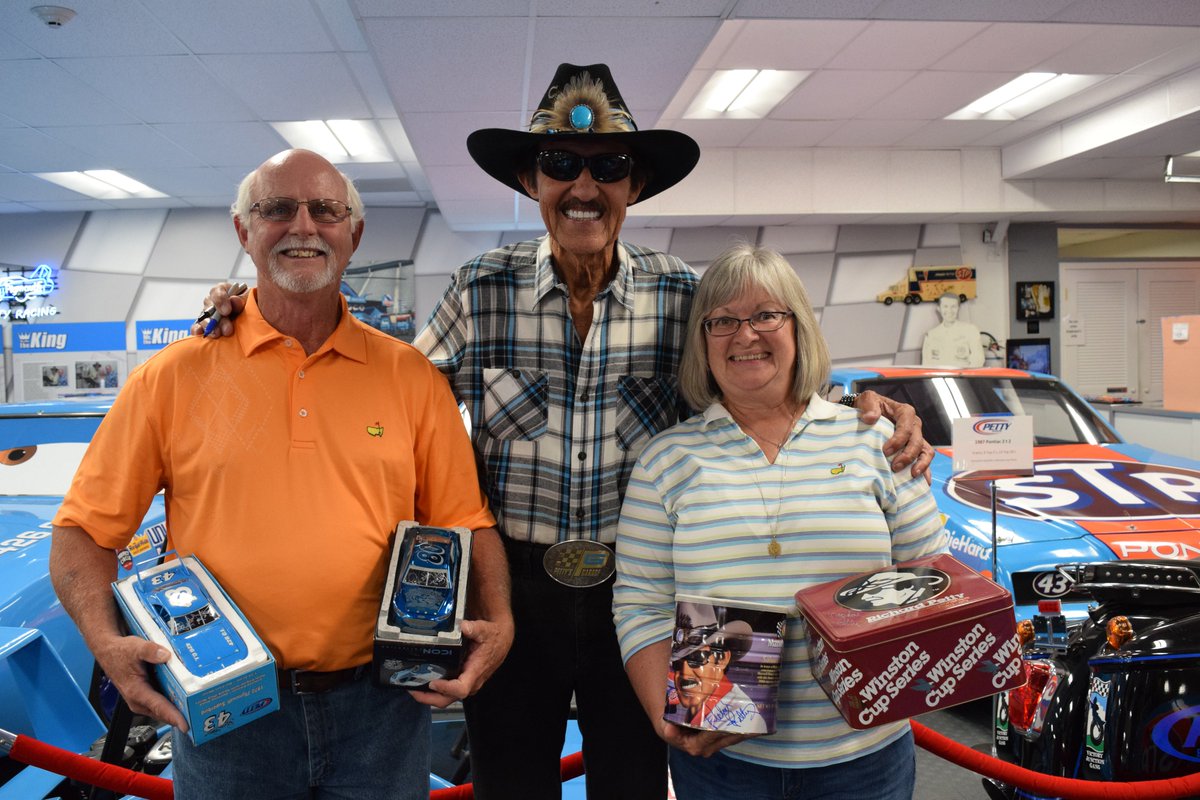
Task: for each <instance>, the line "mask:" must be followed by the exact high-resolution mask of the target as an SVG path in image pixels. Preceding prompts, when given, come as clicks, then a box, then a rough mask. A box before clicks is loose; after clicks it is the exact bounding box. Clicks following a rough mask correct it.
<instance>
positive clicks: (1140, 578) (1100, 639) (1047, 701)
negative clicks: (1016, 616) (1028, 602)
mask: <svg viewBox="0 0 1200 800" xmlns="http://www.w3.org/2000/svg"><path fill="white" fill-rule="evenodd" d="M1062 571H1063V574H1064V576H1065V578H1066V579H1067V580H1070V581H1071V582H1072V584H1073V585H1074V587H1075V590H1076V591H1078V592H1080V593H1082V594H1086V595H1088V596H1089V597H1090V598H1092V599H1093V600H1094V601H1095V603H1096V605H1094V606H1093V607H1092V608H1091V610H1090V611H1089V612H1088V616H1087V619H1085V620H1084V621H1083V622H1082V623H1080V624H1077V625H1072V626H1071V628H1070V631H1069V632H1067V631H1066V629H1067V626H1066V623H1065V619H1064V618H1063V617H1062V615H1061V613H1060V612H1059V610H1058V609H1057V608H1056V607H1054V605H1053V604H1048V605H1044V606H1043V608H1042V609H1041V610H1040V611H1039V613H1037V614H1036V615H1035V616H1034V617H1033V618H1032V619H1030V620H1024V621H1022V623H1021V624H1020V626H1019V629H1023V638H1024V641H1025V643H1024V652H1023V658H1024V669H1025V674H1026V677H1027V679H1028V680H1027V682H1026V684H1025V685H1024V686H1022V687H1020V688H1018V689H1013V690H1011V691H1009V692H1007V693H1005V694H1002V695H1001V696H1000V699H999V702H998V704H997V706H996V715H995V720H994V727H993V744H994V750H995V753H996V755H997V756H998V757H999V758H1002V759H1004V760H1007V761H1010V762H1013V763H1016V764H1018V765H1020V766H1022V767H1025V768H1027V769H1032V770H1035V771H1037V772H1041V773H1044V774H1047V775H1054V776H1058V777H1066V778H1080V779H1084V780H1094V781H1105V782H1111V781H1117V782H1131V781H1145V780H1156V779H1163V778H1178V777H1183V776H1185V775H1191V774H1193V773H1195V772H1197V771H1200V740H1198V737H1197V735H1196V731H1197V730H1198V729H1200V728H1198V726H1200V653H1197V651H1196V642H1197V641H1200V563H1198V562H1195V561H1177V560H1133V561H1109V562H1100V563H1093V564H1073V565H1066V566H1064V567H1063V568H1062ZM984 787H985V789H986V790H987V792H988V796H989V797H991V798H993V800H1014V798H1024V799H1028V800H1048V799H1046V798H1039V797H1038V796H1036V795H1032V794H1029V793H1027V792H1024V791H1017V790H1015V789H1014V787H1011V786H1007V785H1005V784H1001V783H999V782H996V781H993V780H990V779H984Z"/></svg>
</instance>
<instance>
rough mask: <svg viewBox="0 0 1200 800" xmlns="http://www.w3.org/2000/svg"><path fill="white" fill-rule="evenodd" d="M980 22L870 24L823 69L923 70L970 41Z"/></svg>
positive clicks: (977, 31) (982, 26) (883, 22)
mask: <svg viewBox="0 0 1200 800" xmlns="http://www.w3.org/2000/svg"><path fill="white" fill-rule="evenodd" d="M985 27H986V25H985V24H984V23H979V22H888V21H876V22H872V23H871V24H870V25H869V26H868V27H867V28H866V30H864V31H862V32H861V33H860V34H859V35H858V36H857V37H855V39H854V41H852V42H850V43H849V44H848V45H846V47H844V48H842V50H841V51H840V52H839V53H838V54H837V55H836V56H834V57H833V58H831V59H830V60H829V61H828V62H827V63H826V64H825V65H824V66H826V67H828V68H831V69H856V70H860V69H887V70H894V69H904V70H918V69H926V68H928V67H929V66H930V65H931V64H933V63H934V62H936V61H937V60H938V59H939V58H941V57H942V56H944V55H946V54H947V53H949V52H951V51H952V50H954V49H955V48H956V47H958V46H959V45H960V44H962V43H963V42H965V41H966V40H968V39H970V38H972V37H973V36H975V35H976V34H978V33H979V32H980V31H982V30H983V29H984V28H985Z"/></svg>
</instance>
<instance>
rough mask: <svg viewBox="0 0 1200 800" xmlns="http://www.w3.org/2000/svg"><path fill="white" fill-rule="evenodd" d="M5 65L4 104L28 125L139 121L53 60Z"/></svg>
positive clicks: (0, 98) (0, 102)
mask: <svg viewBox="0 0 1200 800" xmlns="http://www.w3.org/2000/svg"><path fill="white" fill-rule="evenodd" d="M3 69H4V79H3V80H0V108H3V109H4V113H5V114H6V115H8V116H9V117H12V118H13V119H15V120H18V121H19V122H22V123H24V124H26V125H32V126H34V127H36V126H39V125H71V124H73V123H75V122H77V121H79V120H87V121H88V122H89V123H95V124H100V125H105V124H114V123H121V122H136V121H137V119H136V117H134V116H133V115H132V114H130V113H129V111H128V110H126V109H123V108H120V107H119V106H118V105H117V104H116V103H114V102H113V101H112V100H110V99H109V98H107V97H105V96H103V95H102V94H101V93H98V92H96V91H95V90H94V89H93V88H92V87H90V86H88V85H87V84H85V83H84V82H83V81H80V80H79V79H78V78H76V77H74V76H73V75H70V74H68V73H67V72H66V71H64V70H63V69H62V68H61V67H59V66H58V65H56V64H53V63H51V62H49V61H5V62H4V68H3Z"/></svg>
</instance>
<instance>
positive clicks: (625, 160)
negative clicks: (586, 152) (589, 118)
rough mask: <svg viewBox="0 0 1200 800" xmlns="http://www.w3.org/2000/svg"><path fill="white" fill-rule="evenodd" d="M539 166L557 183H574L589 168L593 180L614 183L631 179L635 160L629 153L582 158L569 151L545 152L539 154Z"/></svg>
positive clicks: (543, 172) (602, 154)
mask: <svg viewBox="0 0 1200 800" xmlns="http://www.w3.org/2000/svg"><path fill="white" fill-rule="evenodd" d="M537 165H538V169H540V170H541V171H542V174H543V175H545V176H546V177H548V178H553V179H554V180H556V181H573V180H575V179H576V178H578V177H579V173H581V172H583V168H584V167H587V168H588V172H590V173H592V180H594V181H596V182H597V183H612V182H614V181H619V180H621V179H622V178H627V177H629V173H630V171H631V170H632V169H633V159H632V158H631V157H630V156H629V155H628V154H627V153H601V154H600V155H598V156H581V155H579V153H572V152H569V151H567V150H543V151H541V152H540V153H538V154H537Z"/></svg>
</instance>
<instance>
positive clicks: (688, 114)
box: [683, 69, 812, 119]
mask: <svg viewBox="0 0 1200 800" xmlns="http://www.w3.org/2000/svg"><path fill="white" fill-rule="evenodd" d="M811 74H812V73H811V72H806V71H801V70H789V69H761V70H760V69H720V70H717V71H715V72H714V73H713V74H712V76H711V77H710V78H709V79H708V81H707V82H706V83H705V84H704V87H703V88H702V89H701V90H700V91H699V92H697V93H696V96H695V98H693V99H692V104H691V105H690V106H688V109H687V111H685V112H684V114H683V117H684V119H762V118H763V117H765V116H767V114H770V113H771V110H772V109H774V108H775V106H777V105H779V103H780V102H782V101H783V99H784V98H785V97H787V96H788V95H789V94H791V93H792V90H793V89H795V88H796V87H797V86H799V85H800V84H801V83H802V82H803V81H804V79H805V78H807V77H808V76H809V75H811Z"/></svg>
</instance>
